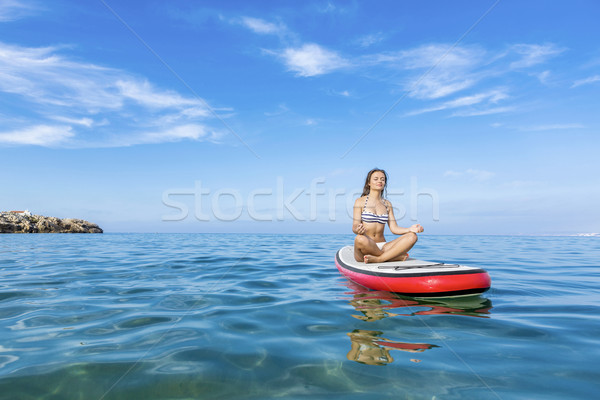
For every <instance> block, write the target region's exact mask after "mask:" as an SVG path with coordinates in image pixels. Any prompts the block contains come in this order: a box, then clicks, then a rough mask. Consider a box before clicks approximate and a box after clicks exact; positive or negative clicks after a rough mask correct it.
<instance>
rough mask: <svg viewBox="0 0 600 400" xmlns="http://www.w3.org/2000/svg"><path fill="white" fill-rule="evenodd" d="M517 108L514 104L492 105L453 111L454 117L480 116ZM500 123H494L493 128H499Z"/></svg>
mask: <svg viewBox="0 0 600 400" xmlns="http://www.w3.org/2000/svg"><path fill="white" fill-rule="evenodd" d="M515 109H516V108H515V107H513V106H506V107H490V108H483V109H480V110H465V111H456V112H453V113H452V115H451V116H452V117H479V116H482V115H492V114H501V113H506V112H511V111H514V110H515ZM498 126H499V125H497V124H492V127H493V128H497V127H498Z"/></svg>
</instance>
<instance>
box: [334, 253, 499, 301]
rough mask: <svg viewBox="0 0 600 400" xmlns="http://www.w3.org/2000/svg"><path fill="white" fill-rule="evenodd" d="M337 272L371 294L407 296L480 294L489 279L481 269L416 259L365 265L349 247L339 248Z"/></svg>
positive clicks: (489, 281)
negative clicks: (372, 291)
mask: <svg viewBox="0 0 600 400" xmlns="http://www.w3.org/2000/svg"><path fill="white" fill-rule="evenodd" d="M335 264H336V266H337V268H338V269H339V270H340V272H341V273H342V274H343V275H345V276H346V277H347V278H348V279H350V280H351V281H353V282H355V283H358V284H359V285H362V286H364V287H367V288H369V289H374V290H385V291H388V292H395V293H400V294H405V295H409V296H415V297H421V296H438V297H443V296H457V295H466V294H476V293H483V292H485V291H486V290H488V289H489V288H490V284H491V279H490V276H489V275H488V273H487V272H486V271H485V270H483V269H481V268H473V267H467V266H465V265H458V264H445V263H436V262H429V261H422V260H415V259H412V258H411V259H408V260H406V261H393V262H385V263H375V264H370V263H369V264H365V263H363V262H358V261H356V260H355V259H354V248H353V247H352V246H346V247H342V248H341V249H340V250H339V251H338V252H337V254H336V256H335Z"/></svg>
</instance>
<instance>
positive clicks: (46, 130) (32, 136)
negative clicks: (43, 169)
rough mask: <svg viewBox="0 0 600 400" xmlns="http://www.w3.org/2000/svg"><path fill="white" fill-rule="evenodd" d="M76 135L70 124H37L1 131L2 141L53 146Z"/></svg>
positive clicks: (0, 140)
mask: <svg viewBox="0 0 600 400" xmlns="http://www.w3.org/2000/svg"><path fill="white" fill-rule="evenodd" d="M73 136H74V133H73V132H72V129H71V127H70V126H50V125H36V126H30V127H27V128H23V129H19V130H14V131H10V132H0V143H5V144H13V145H37V146H47V147H52V146H56V145H60V144H63V143H64V142H66V141H67V140H68V139H71V138H72V137H73Z"/></svg>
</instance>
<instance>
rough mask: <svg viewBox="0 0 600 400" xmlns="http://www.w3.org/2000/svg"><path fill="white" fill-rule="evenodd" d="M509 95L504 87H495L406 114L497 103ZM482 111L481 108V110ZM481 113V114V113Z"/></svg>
mask: <svg viewBox="0 0 600 400" xmlns="http://www.w3.org/2000/svg"><path fill="white" fill-rule="evenodd" d="M508 97H509V96H508V94H506V90H504V89H495V90H491V91H488V92H484V93H478V94H474V95H470V96H463V97H459V98H456V99H454V100H450V101H446V102H444V103H441V104H438V105H436V106H433V107H428V108H423V109H420V110H416V111H411V112H408V113H407V114H405V116H412V115H419V114H424V113H428V112H433V111H441V110H447V109H454V108H459V107H467V106H474V105H477V104H480V103H486V104H495V103H497V102H499V101H501V100H504V99H507V98H508ZM480 111H481V110H480ZM479 115H481V114H479Z"/></svg>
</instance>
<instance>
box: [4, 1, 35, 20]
mask: <svg viewBox="0 0 600 400" xmlns="http://www.w3.org/2000/svg"><path fill="white" fill-rule="evenodd" d="M37 10H38V7H37V6H35V5H34V4H32V3H31V2H27V1H22V0H20V1H19V0H2V1H1V2H0V22H8V21H14V20H17V19H21V18H23V17H27V16H29V15H32V14H34V13H35V12H37Z"/></svg>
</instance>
